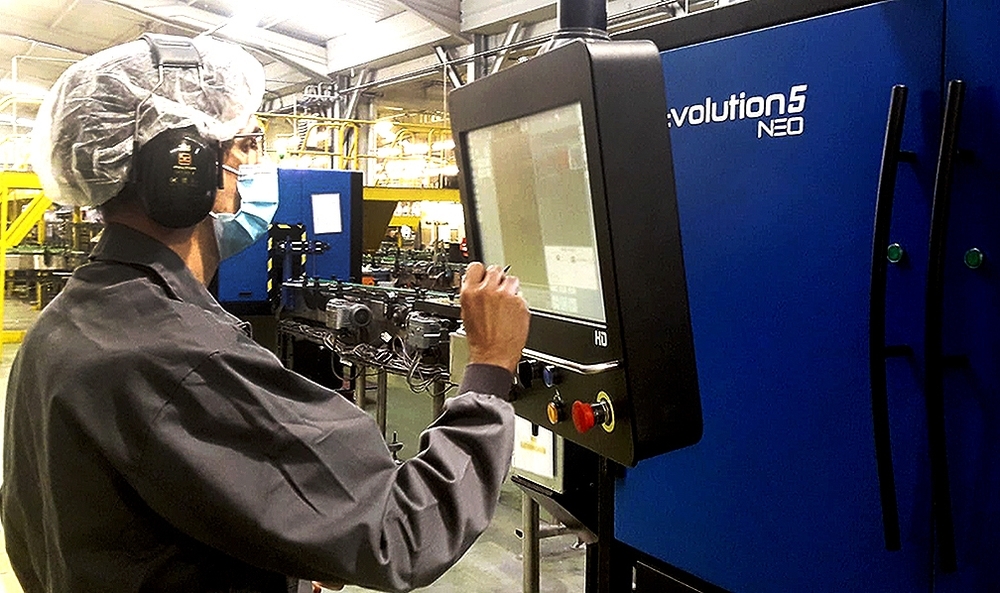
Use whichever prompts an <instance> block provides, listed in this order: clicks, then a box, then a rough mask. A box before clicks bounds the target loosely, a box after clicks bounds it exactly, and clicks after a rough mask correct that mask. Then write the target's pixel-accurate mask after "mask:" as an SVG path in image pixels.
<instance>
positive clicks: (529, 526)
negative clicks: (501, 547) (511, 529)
mask: <svg viewBox="0 0 1000 593" xmlns="http://www.w3.org/2000/svg"><path fill="white" fill-rule="evenodd" d="M521 529H523V534H522V535H523V536H522V537H521V556H522V564H521V566H522V568H521V570H522V575H521V588H522V590H523V592H524V593H538V591H539V585H540V583H539V572H540V571H541V567H540V563H539V559H538V556H539V550H538V547H539V546H538V503H537V502H535V501H534V500H533V499H532V498H531V497H530V496H528V493H527V492H523V491H522V492H521Z"/></svg>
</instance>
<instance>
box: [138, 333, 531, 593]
mask: <svg viewBox="0 0 1000 593" xmlns="http://www.w3.org/2000/svg"><path fill="white" fill-rule="evenodd" d="M242 346H243V347H242V348H237V349H233V351H221V352H216V353H214V354H212V355H211V356H209V357H208V358H207V359H206V360H205V361H204V362H203V363H202V364H201V365H199V366H198V367H197V368H196V369H195V370H193V371H192V372H191V373H190V374H189V375H188V376H187V377H186V378H185V379H184V380H183V381H182V383H181V384H180V386H179V388H178V389H177V390H176V392H175V393H174V394H173V395H172V396H171V397H170V399H169V400H168V401H167V402H165V404H164V406H163V408H162V409H161V410H160V412H159V413H158V415H157V416H156V419H155V421H154V423H153V425H152V428H151V431H150V434H149V435H148V437H147V439H146V443H145V446H144V448H143V455H142V458H141V463H140V464H139V468H140V470H139V471H138V475H137V476H135V477H134V480H131V481H132V482H133V486H134V487H135V488H136V490H137V491H138V492H139V493H140V495H141V496H142V497H143V498H144V499H145V500H146V501H147V503H148V504H149V505H150V506H151V507H152V508H153V509H154V510H155V511H156V512H157V513H159V514H160V515H162V516H163V517H164V518H165V519H167V520H168V521H169V522H170V523H172V524H173V525H174V526H175V527H177V528H178V529H180V530H182V531H184V532H185V533H187V534H189V535H190V536H192V537H194V538H197V539H198V540H201V541H202V542H205V543H206V544H208V545H211V546H213V547H215V548H217V549H219V550H222V551H224V552H226V553H227V554H230V555H231V556H233V557H235V558H238V559H240V560H242V561H244V562H247V563H249V564H252V565H255V566H259V567H261V568H266V569H269V570H273V571H275V572H279V573H282V574H287V575H290V576H295V577H299V578H304V579H313V580H319V581H331V582H345V583H352V584H358V585H362V586H364V587H368V588H374V589H380V590H387V591H406V590H410V589H413V588H416V587H421V586H425V585H427V584H429V583H431V582H433V581H434V580H435V579H437V578H438V577H439V576H440V575H441V574H443V573H444V572H445V571H446V570H447V569H448V568H449V567H451V565H452V564H454V563H455V562H456V561H457V560H458V559H459V558H460V557H461V556H462V555H463V554H464V553H465V551H466V550H468V548H469V547H470V546H471V545H472V543H473V541H475V539H476V538H477V537H478V536H479V535H480V534H481V533H482V532H483V530H485V528H486V527H487V525H488V523H489V521H490V520H491V518H492V516H493V513H494V511H495V509H496V505H497V502H498V498H499V491H500V485H501V483H502V481H503V479H504V477H505V475H506V473H507V471H508V470H509V467H510V460H511V452H512V449H513V422H514V417H513V408H512V407H511V405H510V404H509V403H507V402H506V401H504V400H503V399H502V398H501V397H498V396H506V394H507V392H508V390H509V389H510V385H511V376H510V374H509V373H508V372H507V371H506V370H504V369H501V368H498V367H490V366H483V365H472V366H470V367H469V369H468V370H467V372H466V379H465V380H464V381H463V387H462V388H461V389H460V394H461V395H459V396H457V397H454V398H451V399H450V400H448V401H447V402H446V404H445V406H444V413H443V414H442V415H441V417H440V418H438V419H437V420H436V421H435V422H434V424H432V425H431V426H430V427H429V428H428V429H427V430H426V431H425V432H424V433H423V434H422V435H421V437H420V452H419V453H418V454H417V455H416V456H415V457H414V458H412V459H410V460H408V461H406V462H405V463H403V464H402V465H397V464H396V463H395V462H394V461H393V460H392V457H391V455H390V453H389V451H388V449H387V447H386V445H385V442H384V441H383V439H382V435H381V434H380V432H379V430H378V427H377V426H376V424H375V422H374V420H373V419H372V418H371V417H369V416H368V415H367V414H365V413H364V412H363V411H361V410H359V409H358V408H357V407H355V406H354V405H353V404H352V403H350V402H348V401H347V400H345V399H343V398H342V397H341V396H339V395H337V394H336V393H335V392H333V391H331V390H329V389H326V388H324V387H322V386H320V385H317V384H315V383H313V382H311V381H309V380H307V379H305V378H303V377H302V376H300V375H298V374H296V373H294V372H291V371H289V370H287V369H285V368H284V367H282V366H281V364H280V362H279V361H278V360H277V358H276V357H274V356H273V355H272V354H271V353H270V352H268V351H266V350H264V349H263V348H254V347H253V346H252V345H249V344H242Z"/></svg>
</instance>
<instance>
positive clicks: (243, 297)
mask: <svg viewBox="0 0 1000 593" xmlns="http://www.w3.org/2000/svg"><path fill="white" fill-rule="evenodd" d="M363 191H364V184H363V175H362V174H361V173H360V172H357V171H335V170H325V169H278V196H279V203H278V211H277V213H275V216H274V221H273V223H272V230H273V229H274V228H275V226H277V225H291V226H294V225H298V224H302V225H304V226H305V229H306V239H307V240H308V241H321V242H323V243H325V244H327V245H329V249H328V250H326V251H325V252H324V253H320V254H311V255H307V256H306V257H305V261H306V264H305V273H306V274H307V275H309V276H310V277H314V278H326V279H329V278H335V279H338V280H344V281H354V282H360V279H361V251H362V216H361V214H362V199H363ZM317 225H319V226H317ZM317 231H319V232H317ZM267 243H268V242H267V241H265V240H261V241H258V242H257V243H254V244H253V245H251V246H250V247H249V248H247V249H246V250H245V251H243V252H242V253H239V254H237V255H235V256H233V257H231V258H229V259H227V260H225V261H223V262H222V263H221V264H220V266H219V277H218V285H219V288H218V300H219V302H221V303H222V304H223V305H224V306H225V307H226V308H227V309H229V310H230V311H232V312H234V313H238V314H267V313H270V312H271V304H270V302H269V301H268V280H269V272H270V270H271V266H269V264H268V259H269V254H268V244H267ZM278 257H281V256H278ZM296 257H299V256H296Z"/></svg>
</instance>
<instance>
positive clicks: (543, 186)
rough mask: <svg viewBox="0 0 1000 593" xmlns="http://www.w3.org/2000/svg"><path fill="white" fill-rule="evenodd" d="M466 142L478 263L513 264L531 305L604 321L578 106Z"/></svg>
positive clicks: (476, 134) (480, 132)
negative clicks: (477, 230)
mask: <svg viewBox="0 0 1000 593" xmlns="http://www.w3.org/2000/svg"><path fill="white" fill-rule="evenodd" d="M465 140H466V145H467V151H468V155H469V159H468V160H469V168H470V174H471V179H472V186H473V192H474V194H475V200H474V207H475V212H476V216H477V218H478V220H479V228H480V243H481V245H479V250H480V257H481V258H482V259H483V261H484V263H487V264H497V265H509V266H511V273H512V274H516V275H517V277H518V278H520V280H521V294H523V295H524V298H525V300H527V301H528V306H529V307H530V308H531V309H533V310H537V311H545V312H549V313H556V314H560V315H566V316H571V317H578V318H581V319H586V320H590V321H597V322H600V323H604V322H605V321H606V319H605V313H604V297H603V292H602V290H601V273H600V266H599V262H598V258H597V239H596V237H595V235H594V211H593V202H592V201H591V195H590V173H589V170H588V167H587V150H586V144H585V141H584V128H583V112H582V110H581V108H580V104H579V103H572V104H570V105H565V106H563V107H558V108H556V109H552V110H549V111H544V112H541V113H536V114H533V115H529V116H525V117H521V118H517V119H514V120H511V121H506V122H502V123H499V124H495V125H491V126H487V127H483V128H479V129H476V130H472V131H470V132H467V133H466V137H465Z"/></svg>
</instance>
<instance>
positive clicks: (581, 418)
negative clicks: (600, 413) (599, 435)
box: [573, 401, 594, 434]
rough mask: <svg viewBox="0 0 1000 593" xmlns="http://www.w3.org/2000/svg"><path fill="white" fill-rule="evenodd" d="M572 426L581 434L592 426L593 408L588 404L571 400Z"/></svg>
mask: <svg viewBox="0 0 1000 593" xmlns="http://www.w3.org/2000/svg"><path fill="white" fill-rule="evenodd" d="M573 426H575V427H576V430H577V432H579V433H581V434H583V433H585V432H587V431H589V430H590V429H591V428H594V410H593V408H592V407H591V405H590V404H585V403H583V402H581V401H575V402H573Z"/></svg>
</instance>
